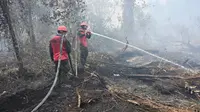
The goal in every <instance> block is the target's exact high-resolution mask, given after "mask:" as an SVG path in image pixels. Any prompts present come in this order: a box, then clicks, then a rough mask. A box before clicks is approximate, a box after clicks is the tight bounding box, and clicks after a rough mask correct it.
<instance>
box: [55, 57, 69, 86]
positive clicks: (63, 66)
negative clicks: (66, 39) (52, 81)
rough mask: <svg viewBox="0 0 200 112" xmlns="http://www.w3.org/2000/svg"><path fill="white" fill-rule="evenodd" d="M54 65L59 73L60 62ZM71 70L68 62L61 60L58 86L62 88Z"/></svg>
mask: <svg viewBox="0 0 200 112" xmlns="http://www.w3.org/2000/svg"><path fill="white" fill-rule="evenodd" d="M54 63H55V72H57V67H58V61H55V62H54ZM69 70H70V67H69V63H68V60H61V63H60V69H59V74H58V86H60V85H61V83H63V82H64V81H65V79H66V77H67V73H68V72H69Z"/></svg>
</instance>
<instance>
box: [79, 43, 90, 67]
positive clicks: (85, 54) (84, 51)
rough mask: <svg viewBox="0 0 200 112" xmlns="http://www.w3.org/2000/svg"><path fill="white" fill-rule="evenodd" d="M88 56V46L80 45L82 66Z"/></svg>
mask: <svg viewBox="0 0 200 112" xmlns="http://www.w3.org/2000/svg"><path fill="white" fill-rule="evenodd" d="M87 57H88V48H87V47H84V46H83V45H82V44H81V45H80V60H81V65H82V67H84V66H85V63H86V60H87Z"/></svg>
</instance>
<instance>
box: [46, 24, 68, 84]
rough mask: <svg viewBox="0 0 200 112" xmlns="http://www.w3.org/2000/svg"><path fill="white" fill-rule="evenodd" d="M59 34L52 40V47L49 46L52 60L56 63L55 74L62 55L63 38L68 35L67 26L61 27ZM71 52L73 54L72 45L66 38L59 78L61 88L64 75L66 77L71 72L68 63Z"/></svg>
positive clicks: (64, 39)
mask: <svg viewBox="0 0 200 112" xmlns="http://www.w3.org/2000/svg"><path fill="white" fill-rule="evenodd" d="M57 32H58V33H57V35H56V36H54V37H53V38H52V39H51V40H50V45H49V50H50V56H51V60H52V61H54V63H55V72H57V66H58V60H59V55H60V43H61V38H62V36H63V35H65V34H66V33H67V28H66V27H65V26H59V27H58V30H57ZM70 52H71V44H70V42H69V41H68V40H67V39H66V37H65V36H64V37H63V46H62V56H61V63H60V69H59V77H58V84H59V86H60V85H61V83H63V81H61V80H63V78H64V75H66V74H67V73H68V72H69V70H70V67H69V63H68V60H69V58H68V55H69V54H70Z"/></svg>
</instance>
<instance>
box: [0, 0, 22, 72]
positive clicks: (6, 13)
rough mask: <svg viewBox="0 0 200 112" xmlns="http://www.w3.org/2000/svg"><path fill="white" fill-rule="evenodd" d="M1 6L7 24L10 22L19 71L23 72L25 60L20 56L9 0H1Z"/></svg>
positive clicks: (9, 26)
mask: <svg viewBox="0 0 200 112" xmlns="http://www.w3.org/2000/svg"><path fill="white" fill-rule="evenodd" d="M0 6H1V8H2V11H3V16H4V17H5V19H6V21H7V24H8V28H9V31H10V36H11V39H12V44H13V48H14V51H15V55H16V58H17V61H18V66H19V72H22V71H23V70H24V69H23V62H22V57H21V56H20V53H19V46H18V42H17V39H16V36H15V32H14V30H13V27H12V22H11V17H10V13H9V7H8V1H7V0H0Z"/></svg>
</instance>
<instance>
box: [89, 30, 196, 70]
mask: <svg viewBox="0 0 200 112" xmlns="http://www.w3.org/2000/svg"><path fill="white" fill-rule="evenodd" d="M92 34H94V35H96V36H100V37H103V38H106V39H109V40H112V41H115V42H118V43H120V44H123V45H128V46H129V47H131V48H134V49H136V50H138V51H141V52H144V53H146V54H148V55H150V56H153V57H156V58H158V59H161V60H163V61H165V62H168V63H171V64H173V65H175V66H178V67H180V68H182V69H184V70H186V71H189V72H192V73H196V72H195V71H194V70H192V69H190V68H186V67H184V66H182V65H180V64H177V63H175V62H173V61H170V60H168V59H165V58H163V57H160V56H157V55H155V54H152V53H150V52H148V51H145V50H143V49H141V48H139V47H136V46H134V45H130V44H127V43H124V42H122V41H119V40H117V39H114V38H111V37H108V36H105V35H102V34H99V33H95V32H92Z"/></svg>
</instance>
